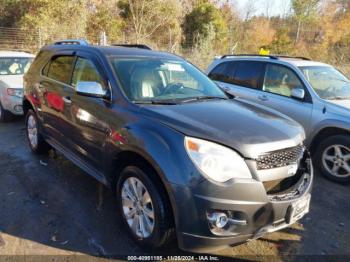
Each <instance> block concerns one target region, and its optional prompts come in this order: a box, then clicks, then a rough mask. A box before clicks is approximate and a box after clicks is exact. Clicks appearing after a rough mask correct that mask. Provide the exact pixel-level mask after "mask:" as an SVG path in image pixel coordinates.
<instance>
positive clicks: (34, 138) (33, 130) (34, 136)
mask: <svg viewBox="0 0 350 262" xmlns="http://www.w3.org/2000/svg"><path fill="white" fill-rule="evenodd" d="M27 132H28V139H29V143H30V145H31V146H32V148H36V147H37V146H38V127H37V123H36V119H35V117H34V116H33V115H30V116H29V117H28V121H27Z"/></svg>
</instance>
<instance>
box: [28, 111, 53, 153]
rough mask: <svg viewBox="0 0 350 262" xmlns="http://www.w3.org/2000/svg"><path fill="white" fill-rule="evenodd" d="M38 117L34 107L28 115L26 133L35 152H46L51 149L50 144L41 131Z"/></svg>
mask: <svg viewBox="0 0 350 262" xmlns="http://www.w3.org/2000/svg"><path fill="white" fill-rule="evenodd" d="M38 123H39V122H38V118H37V116H36V114H35V112H34V111H33V110H32V109H29V110H28V112H27V115H26V133H27V139H28V143H29V146H30V149H31V150H32V152H33V153H35V154H45V153H47V152H48V151H49V150H50V146H49V144H47V143H46V141H45V140H44V138H43V137H42V135H41V134H40V132H39V125H38Z"/></svg>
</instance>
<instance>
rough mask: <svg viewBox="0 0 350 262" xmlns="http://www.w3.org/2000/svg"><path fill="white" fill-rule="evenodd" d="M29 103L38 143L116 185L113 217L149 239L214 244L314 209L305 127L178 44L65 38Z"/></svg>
mask: <svg viewBox="0 0 350 262" xmlns="http://www.w3.org/2000/svg"><path fill="white" fill-rule="evenodd" d="M23 110H24V112H25V114H26V122H25V123H26V131H27V137H28V144H29V147H30V148H31V150H32V151H33V152H34V153H44V152H46V151H47V150H48V149H50V147H53V148H55V149H56V150H57V151H60V152H61V153H62V154H63V155H65V156H66V157H67V158H68V159H70V160H71V161H72V162H74V163H75V164H76V165H78V166H79V167H80V168H81V169H83V170H84V171H85V172H86V173H87V174H89V175H91V176H92V177H94V178H96V179H97V180H98V181H100V182H101V183H103V184H104V185H106V186H108V187H110V188H111V189H112V190H113V192H115V195H116V198H115V206H116V209H117V210H116V211H117V212H116V215H117V216H118V218H117V216H116V220H117V219H118V220H120V222H121V223H122V226H123V228H125V230H126V231H127V232H128V233H129V234H130V235H131V236H132V237H133V239H134V240H135V241H136V242H137V243H138V244H140V245H142V246H146V247H151V248H161V247H163V246H165V245H166V244H167V243H169V242H170V241H174V237H175V236H176V239H177V241H178V243H179V246H180V247H181V248H182V249H185V250H190V251H197V252H208V251H209V249H218V248H221V247H225V246H228V245H232V244H239V243H242V242H244V241H246V240H248V239H253V238H257V237H261V236H263V235H264V234H265V233H267V232H272V231H276V230H279V229H281V228H284V227H288V226H290V225H291V224H293V223H294V222H296V221H297V220H299V219H301V218H302V217H303V216H304V215H305V214H306V213H308V211H309V203H310V196H311V187H312V180H313V170H312V165H311V159H310V157H309V154H308V152H307V151H306V150H304V146H303V141H304V139H305V134H304V132H303V129H302V127H301V126H300V125H299V124H298V123H296V122H295V121H293V120H291V119H290V118H288V117H281V114H279V113H278V112H276V111H275V110H271V109H269V108H267V107H264V106H260V105H257V104H256V103H251V102H242V101H239V99H233V98H232V96H231V95H227V94H225V93H224V92H223V91H222V90H221V89H220V88H218V87H217V85H216V84H214V83H213V81H211V80H210V79H209V78H208V77H207V76H206V75H205V74H203V73H202V72H201V71H200V70H198V69H197V68H195V67H194V66H193V65H191V64H190V63H188V62H187V61H185V60H184V59H182V58H180V57H178V56H175V55H172V54H169V53H163V52H157V51H152V50H149V48H147V47H145V46H142V45H129V46H124V47H121V46H113V47H102V46H93V45H89V44H88V43H86V42H85V41H82V40H65V41H59V42H57V43H55V44H53V45H50V46H46V47H43V48H42V49H41V51H40V52H39V54H38V55H37V57H36V59H35V61H34V62H33V64H32V65H31V67H30V69H29V71H28V73H27V74H26V75H25V77H24V101H23ZM232 119H233V120H232ZM67 208H69V207H67Z"/></svg>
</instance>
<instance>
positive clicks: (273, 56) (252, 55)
mask: <svg viewBox="0 0 350 262" xmlns="http://www.w3.org/2000/svg"><path fill="white" fill-rule="evenodd" d="M237 56H251V57H254V56H255V57H266V58H270V59H274V60H278V59H279V58H295V59H302V60H308V61H311V59H310V58H307V57H302V56H288V55H259V54H232V55H223V56H221V58H220V59H224V58H227V57H237Z"/></svg>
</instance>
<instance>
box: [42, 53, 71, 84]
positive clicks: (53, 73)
mask: <svg viewBox="0 0 350 262" xmlns="http://www.w3.org/2000/svg"><path fill="white" fill-rule="evenodd" d="M73 61H74V56H58V57H55V58H54V59H53V60H52V61H51V64H50V68H49V71H48V73H47V76H48V77H49V78H52V79H54V80H56V81H59V82H62V83H66V84H68V83H69V81H70V77H71V73H72V66H73Z"/></svg>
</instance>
